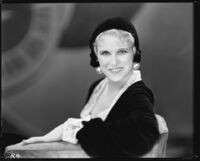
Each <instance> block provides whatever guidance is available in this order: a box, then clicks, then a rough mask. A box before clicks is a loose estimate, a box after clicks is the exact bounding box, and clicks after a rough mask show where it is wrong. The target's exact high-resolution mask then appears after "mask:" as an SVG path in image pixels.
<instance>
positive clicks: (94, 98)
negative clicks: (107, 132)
mask: <svg viewBox="0 0 200 161" xmlns="http://www.w3.org/2000/svg"><path fill="white" fill-rule="evenodd" d="M140 80H141V73H140V71H139V70H133V74H132V75H131V77H130V78H129V80H128V81H127V83H126V84H125V85H124V87H123V88H122V89H121V90H120V91H119V93H118V94H117V95H116V96H115V98H114V99H113V101H112V103H111V105H110V107H108V108H107V109H106V110H104V111H102V112H100V113H99V114H98V116H97V117H100V118H101V119H102V120H105V119H106V117H107V115H108V114H109V112H110V110H111V109H112V107H113V106H114V105H115V103H116V102H117V100H118V99H119V98H120V96H121V95H122V94H123V93H124V92H125V91H126V89H127V88H128V87H129V86H131V85H132V84H134V83H136V82H138V81H140ZM107 81H108V80H107V78H105V79H103V80H102V81H101V82H100V83H99V84H98V85H97V87H96V88H95V89H94V92H93V93H92V95H91V97H90V100H89V101H88V103H87V104H86V105H85V107H84V108H83V110H82V112H81V114H80V116H81V118H87V119H88V118H90V119H91V118H92V117H91V115H90V112H91V111H92V109H93V108H94V107H95V104H96V102H97V99H98V98H99V97H100V95H101V93H102V91H103V90H104V88H105V86H106V85H107Z"/></svg>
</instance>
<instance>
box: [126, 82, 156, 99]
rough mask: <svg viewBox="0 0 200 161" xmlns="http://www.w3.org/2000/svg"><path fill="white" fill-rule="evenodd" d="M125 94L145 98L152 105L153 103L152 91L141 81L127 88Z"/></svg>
mask: <svg viewBox="0 0 200 161" xmlns="http://www.w3.org/2000/svg"><path fill="white" fill-rule="evenodd" d="M126 93H127V94H128V95H130V96H133V95H143V96H146V97H148V98H149V99H150V100H151V102H152V103H154V95H153V92H152V90H151V89H150V88H149V87H148V86H147V85H146V84H145V83H144V82H143V81H142V80H140V81H138V82H136V83H134V84H132V85H131V86H129V87H128V88H127V90H126Z"/></svg>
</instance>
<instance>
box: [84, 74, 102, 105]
mask: <svg viewBox="0 0 200 161" xmlns="http://www.w3.org/2000/svg"><path fill="white" fill-rule="evenodd" d="M104 78H105V77H102V78H99V79H97V80H95V81H94V82H93V83H91V85H90V87H89V90H88V95H87V98H86V102H87V101H88V100H89V98H90V96H91V94H92V92H93V91H94V89H95V87H96V86H97V85H98V84H99V83H100V82H101V81H102V80H103V79H104Z"/></svg>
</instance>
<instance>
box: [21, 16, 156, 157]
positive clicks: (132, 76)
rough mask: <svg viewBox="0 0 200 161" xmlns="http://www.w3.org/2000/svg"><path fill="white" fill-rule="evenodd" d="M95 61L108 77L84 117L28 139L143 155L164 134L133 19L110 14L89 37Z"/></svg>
mask: <svg viewBox="0 0 200 161" xmlns="http://www.w3.org/2000/svg"><path fill="white" fill-rule="evenodd" d="M90 49H91V53H90V56H91V63H90V64H91V66H93V67H94V68H96V70H97V71H98V73H100V74H101V73H102V74H104V76H105V77H103V78H102V79H100V80H98V81H96V82H94V83H93V84H92V85H91V87H90V89H89V93H88V97H87V100H86V104H85V107H84V108H83V110H82V112H81V114H80V116H81V117H80V118H69V119H68V120H67V121H66V122H65V123H63V124H61V125H59V126H58V127H56V128H55V129H53V130H52V131H50V132H49V133H48V134H46V135H44V136H39V137H32V138H30V139H27V140H23V143H24V144H30V143H35V142H50V141H58V140H63V141H67V142H71V143H74V144H80V145H81V147H82V148H83V149H84V151H85V152H86V153H87V154H88V155H90V156H91V157H140V156H142V155H143V154H145V153H147V152H148V151H149V150H151V148H152V147H153V145H154V144H155V143H156V141H157V140H158V139H159V136H160V134H159V130H158V125H157V120H156V117H155V113H154V106H153V104H154V97H153V94H152V92H151V90H150V89H149V88H148V87H147V86H146V85H145V84H144V82H143V81H142V79H141V73H140V70H139V63H140V59H141V51H140V49H139V40H138V36H137V32H136V30H135V27H134V26H133V24H131V23H130V22H129V21H127V20H125V19H123V18H111V19H108V20H106V21H104V22H103V23H102V24H100V25H99V26H98V27H97V28H96V30H95V31H94V33H93V34H92V37H91V39H90Z"/></svg>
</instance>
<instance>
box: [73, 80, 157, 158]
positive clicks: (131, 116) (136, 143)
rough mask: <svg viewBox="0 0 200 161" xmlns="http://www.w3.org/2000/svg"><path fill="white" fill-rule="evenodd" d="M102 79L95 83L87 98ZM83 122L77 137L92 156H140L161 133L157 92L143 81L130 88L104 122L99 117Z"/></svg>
mask: <svg viewBox="0 0 200 161" xmlns="http://www.w3.org/2000/svg"><path fill="white" fill-rule="evenodd" d="M99 82H100V80H98V81H96V82H94V83H93V84H92V85H91V87H90V89H89V92H88V97H87V101H88V100H89V98H90V96H91V94H92V91H93V90H94V88H95V86H96V85H97V84H98V83H99ZM87 101H86V102H87ZM83 125H84V127H83V128H82V129H81V130H79V131H78V133H77V135H76V137H77V139H78V142H79V143H80V145H81V146H82V148H83V149H84V150H85V152H86V153H87V154H88V155H90V156H91V157H140V156H142V155H143V154H145V153H147V152H148V151H150V150H151V148H152V147H153V145H154V144H155V143H156V141H157V140H158V139H159V136H160V134H159V130H158V124H157V120H156V117H155V113H154V97H153V93H152V91H151V90H150V89H149V88H148V87H147V86H146V85H145V84H144V82H143V81H138V82H136V83H134V84H132V85H131V86H129V87H128V88H127V90H126V91H125V92H124V93H123V94H122V95H121V96H120V98H119V99H118V100H117V102H116V103H115V105H114V106H113V108H112V109H111V111H110V112H109V114H108V116H107V117H106V119H105V120H104V121H103V120H102V119H101V118H95V119H91V120H90V121H88V122H86V121H83Z"/></svg>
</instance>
